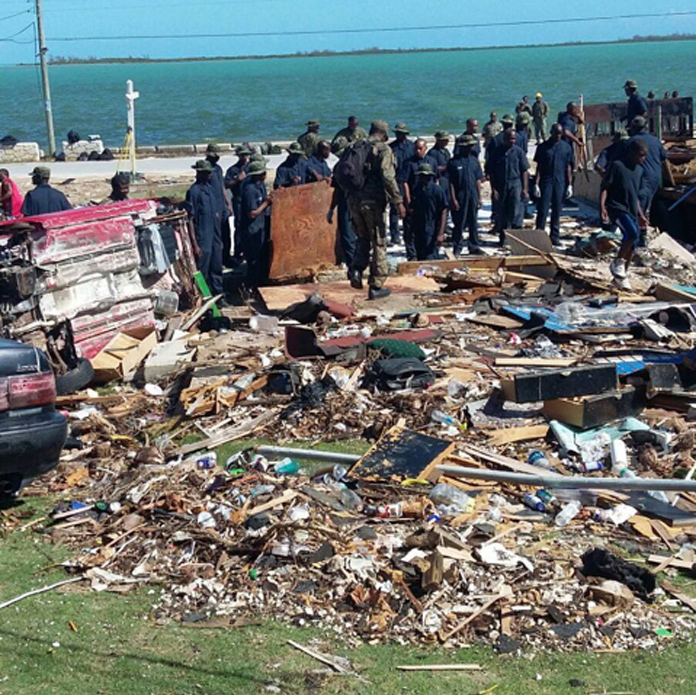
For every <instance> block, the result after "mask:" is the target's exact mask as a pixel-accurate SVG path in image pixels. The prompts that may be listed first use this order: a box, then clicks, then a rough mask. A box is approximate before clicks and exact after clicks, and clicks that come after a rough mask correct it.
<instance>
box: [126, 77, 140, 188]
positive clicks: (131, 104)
mask: <svg viewBox="0 0 696 695" xmlns="http://www.w3.org/2000/svg"><path fill="white" fill-rule="evenodd" d="M139 96H140V92H136V91H135V90H134V89H133V80H128V81H127V82H126V102H127V104H128V131H127V132H128V137H127V143H128V161H129V163H130V174H131V181H134V180H135V176H136V171H135V100H136V99H137V98H138V97H139Z"/></svg>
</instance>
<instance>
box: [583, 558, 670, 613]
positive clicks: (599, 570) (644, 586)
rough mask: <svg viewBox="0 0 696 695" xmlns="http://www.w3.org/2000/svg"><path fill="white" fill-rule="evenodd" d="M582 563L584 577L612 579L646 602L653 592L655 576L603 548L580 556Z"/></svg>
mask: <svg viewBox="0 0 696 695" xmlns="http://www.w3.org/2000/svg"><path fill="white" fill-rule="evenodd" d="M582 562H583V567H582V573H583V574H584V575H586V576H588V577H602V578H604V579H614V580H616V581H618V582H621V583H622V584H625V585H626V586H627V587H628V588H629V589H630V590H631V591H632V592H633V593H634V594H636V596H640V597H641V598H642V599H643V600H648V599H649V596H648V595H649V594H651V593H652V592H653V591H655V586H656V584H655V576H654V575H653V574H651V573H650V572H649V571H648V570H647V569H645V568H643V567H638V565H634V564H633V563H632V562H628V561H627V560H623V559H622V558H620V557H618V556H616V555H614V554H613V553H610V552H609V551H608V550H604V549H603V548H594V549H592V550H588V551H587V552H586V553H585V554H584V555H583V556H582Z"/></svg>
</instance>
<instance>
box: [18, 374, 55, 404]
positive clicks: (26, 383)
mask: <svg viewBox="0 0 696 695" xmlns="http://www.w3.org/2000/svg"><path fill="white" fill-rule="evenodd" d="M7 382H8V389H7V390H8V392H9V405H10V410H16V409H18V408H33V407H34V406H38V405H48V404H49V403H53V402H54V401H55V400H56V379H55V377H54V376H53V374H52V373H51V372H45V373H43V374H31V375H27V376H11V377H9V378H8V379H7Z"/></svg>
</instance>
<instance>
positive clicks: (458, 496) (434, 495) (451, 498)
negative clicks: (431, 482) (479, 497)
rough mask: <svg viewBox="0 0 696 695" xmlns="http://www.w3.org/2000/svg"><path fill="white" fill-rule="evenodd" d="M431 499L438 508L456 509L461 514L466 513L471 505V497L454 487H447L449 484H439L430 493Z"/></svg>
mask: <svg viewBox="0 0 696 695" xmlns="http://www.w3.org/2000/svg"><path fill="white" fill-rule="evenodd" d="M429 498H430V501H431V502H433V503H434V504H436V505H437V506H438V507H440V506H443V507H456V508H457V509H458V510H459V511H461V512H465V511H466V509H467V507H468V506H469V504H471V497H469V495H467V494H466V493H465V492H462V491H461V490H460V489H459V488H456V487H454V485H447V483H438V484H437V485H436V486H435V487H434V488H433V489H432V490H431V491H430V495H429Z"/></svg>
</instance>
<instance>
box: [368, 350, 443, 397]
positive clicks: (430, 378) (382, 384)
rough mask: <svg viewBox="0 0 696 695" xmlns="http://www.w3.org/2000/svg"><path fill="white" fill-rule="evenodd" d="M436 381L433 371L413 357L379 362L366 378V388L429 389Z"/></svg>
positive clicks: (391, 389) (392, 389)
mask: <svg viewBox="0 0 696 695" xmlns="http://www.w3.org/2000/svg"><path fill="white" fill-rule="evenodd" d="M434 381H435V374H434V373H433V371H432V369H430V367H428V366H427V365H425V364H423V362H421V361H420V360H418V359H415V358H413V357H398V358H392V359H386V360H377V361H376V362H375V363H374V364H373V365H372V367H371V368H370V371H369V372H368V373H367V375H366V377H365V385H366V386H372V385H374V386H376V387H377V388H378V389H379V390H380V391H400V390H402V389H418V388H428V386H430V385H431V384H432V383H433V382H434Z"/></svg>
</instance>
